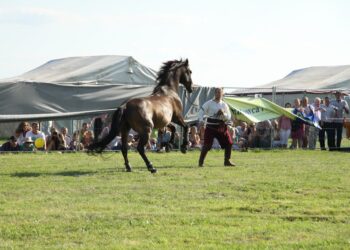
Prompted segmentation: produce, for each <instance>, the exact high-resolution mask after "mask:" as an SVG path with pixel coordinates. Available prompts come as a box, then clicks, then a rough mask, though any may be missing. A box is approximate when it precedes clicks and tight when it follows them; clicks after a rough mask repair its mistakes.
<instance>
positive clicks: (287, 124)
mask: <svg viewBox="0 0 350 250" xmlns="http://www.w3.org/2000/svg"><path fill="white" fill-rule="evenodd" d="M291 107H292V106H291V105H290V103H289V102H287V103H286V104H285V108H291ZM278 129H279V134H280V141H281V146H282V148H287V146H288V139H289V136H290V132H291V129H292V121H291V119H290V118H288V117H287V116H284V115H283V116H281V117H280V118H279V119H278Z"/></svg>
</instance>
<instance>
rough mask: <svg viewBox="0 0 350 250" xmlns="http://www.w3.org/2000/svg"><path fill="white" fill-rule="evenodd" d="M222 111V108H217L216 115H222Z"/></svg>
mask: <svg viewBox="0 0 350 250" xmlns="http://www.w3.org/2000/svg"><path fill="white" fill-rule="evenodd" d="M223 114H224V111H223V110H222V109H219V111H218V112H217V113H216V115H217V116H220V115H223Z"/></svg>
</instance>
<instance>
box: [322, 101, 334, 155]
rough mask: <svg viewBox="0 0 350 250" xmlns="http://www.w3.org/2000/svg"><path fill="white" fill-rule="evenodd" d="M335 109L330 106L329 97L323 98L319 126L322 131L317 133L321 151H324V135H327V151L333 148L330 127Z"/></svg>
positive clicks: (331, 129)
mask: <svg viewBox="0 0 350 250" xmlns="http://www.w3.org/2000/svg"><path fill="white" fill-rule="evenodd" d="M336 109H337V108H336V107H334V106H333V105H331V104H330V101H329V97H328V96H326V97H325V98H324V104H322V105H321V121H320V126H321V127H322V130H320V132H319V133H318V136H319V141H320V146H321V150H326V147H325V134H327V145H328V149H333V148H334V147H335V141H334V139H335V137H334V128H333V127H332V118H333V117H335V110H336Z"/></svg>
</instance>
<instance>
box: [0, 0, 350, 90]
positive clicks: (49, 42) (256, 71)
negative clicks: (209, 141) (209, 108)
mask: <svg viewBox="0 0 350 250" xmlns="http://www.w3.org/2000/svg"><path fill="white" fill-rule="evenodd" d="M348 10H350V1H341V0H329V1H322V0H318V1H316V0H293V1H288V0H279V1H277V0H276V1H274V0H264V1H262V0H261V1H254V0H251V1H248V0H247V1H243V0H241V1H236V0H227V1H226V0H216V1H205V0H202V1H188V0H177V1H166V0H163V1H160V0H159V1H158V0H147V1H140V0H139V1H135V0H128V1H119V0H114V1H112V0H110V1H109V0H99V1H92V0H84V1H74V0H69V1H68V0H60V1H53V0H51V1H49V0H46V1H33V0H27V1H25V0H23V1H19V0H8V1H7V0H2V1H0V32H1V43H0V78H7V77H12V76H15V75H19V74H21V73H24V72H26V71H28V70H31V69H33V68H35V67H37V66H39V65H41V64H43V63H45V62H47V61H49V60H51V59H55V58H62V57H69V56H89V55H131V56H133V57H134V58H135V59H136V60H138V61H140V62H141V63H143V64H145V65H147V66H150V67H152V68H154V69H155V70H158V69H159V67H160V65H161V63H162V62H164V61H167V60H170V59H180V58H189V61H190V65H191V68H192V71H193V80H194V81H195V83H197V84H200V85H206V86H214V85H215V86H220V85H221V86H232V87H252V86H256V85H260V84H264V83H268V82H271V81H274V80H277V79H280V78H282V77H284V76H285V75H287V74H288V73H289V72H290V71H292V70H294V69H299V68H304V67H310V66H321V65H323V66H328V65H345V64H350V49H349V48H348V47H349V44H350V32H349V27H350V15H349V13H348Z"/></svg>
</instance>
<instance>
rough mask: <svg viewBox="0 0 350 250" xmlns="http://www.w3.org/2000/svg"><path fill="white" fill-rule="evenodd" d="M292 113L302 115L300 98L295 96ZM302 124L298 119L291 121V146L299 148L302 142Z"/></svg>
mask: <svg viewBox="0 0 350 250" xmlns="http://www.w3.org/2000/svg"><path fill="white" fill-rule="evenodd" d="M292 112H293V114H295V115H298V116H301V117H303V109H302V107H301V106H300V99H299V98H296V99H295V100H294V109H293V111H292ZM304 131H305V129H304V124H303V123H302V122H301V121H299V120H298V119H296V120H293V121H292V128H291V136H292V145H291V148H293V149H294V148H297V147H299V148H301V147H302V144H303V135H304Z"/></svg>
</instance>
